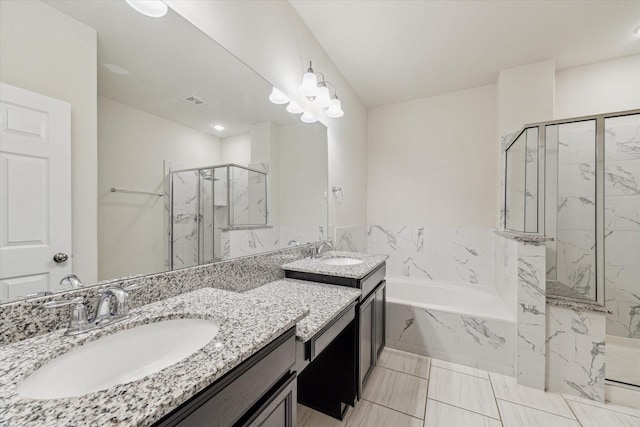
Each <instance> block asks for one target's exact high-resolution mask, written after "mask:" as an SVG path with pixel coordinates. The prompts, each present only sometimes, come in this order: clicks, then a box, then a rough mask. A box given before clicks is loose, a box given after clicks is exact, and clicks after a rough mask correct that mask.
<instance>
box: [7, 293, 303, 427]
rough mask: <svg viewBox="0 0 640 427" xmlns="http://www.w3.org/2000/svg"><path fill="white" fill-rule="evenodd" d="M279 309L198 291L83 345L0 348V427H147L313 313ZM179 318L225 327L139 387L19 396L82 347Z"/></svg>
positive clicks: (58, 340)
mask: <svg viewBox="0 0 640 427" xmlns="http://www.w3.org/2000/svg"><path fill="white" fill-rule="evenodd" d="M278 289H279V288H278ZM273 301H275V300H273ZM282 302H283V299H280V301H279V302H278V303H272V302H271V300H269V299H267V298H264V299H259V298H258V299H256V298H252V297H250V296H248V295H246V294H238V293H233V292H226V291H222V290H217V289H210V288H208V289H200V290H197V291H194V292H191V293H187V294H183V295H180V296H177V297H174V298H169V299H166V300H163V301H159V302H156V303H153V304H149V305H147V306H144V307H141V308H139V309H136V310H133V311H132V317H131V319H128V320H126V321H123V322H121V323H118V324H115V325H112V326H110V327H106V328H104V329H101V330H96V331H93V332H90V333H88V334H85V335H81V336H79V337H66V336H64V335H63V333H62V331H57V332H53V333H50V334H46V335H42V336H38V337H34V338H31V339H28V340H24V341H21V342H18V343H15V344H11V345H6V346H3V347H0V425H1V426H45V425H46V426H62V425H64V426H80V425H99V426H105V425H112V426H146V425H150V424H152V423H153V422H155V421H157V420H159V419H160V418H162V417H163V416H164V415H166V414H168V413H169V412H171V411H172V410H173V409H175V408H176V407H177V406H179V405H180V404H181V403H183V402H184V401H186V400H188V399H189V398H190V397H192V396H193V395H195V394H196V393H197V392H199V391H200V390H202V389H203V388H204V387H206V386H207V385H209V384H211V383H212V382H213V381H215V380H216V379H218V378H220V377H221V376H223V375H224V374H225V373H226V372H228V371H230V370H231V369H232V368H234V367H235V366H237V365H238V364H240V363H241V362H242V361H244V360H246V359H247V358H248V357H250V356H251V355H252V354H254V353H256V352H257V351H258V350H259V349H260V348H262V347H264V346H265V345H266V344H268V343H269V342H271V341H272V340H273V339H275V338H276V337H278V336H279V335H280V334H282V333H283V332H285V331H286V330H288V329H289V328H290V327H292V326H293V325H295V324H296V323H297V322H298V321H300V320H301V319H302V318H303V317H304V316H305V315H306V314H307V313H308V308H307V307H306V306H304V304H303V303H302V302H301V301H299V300H298V301H296V303H295V304H294V303H291V304H288V303H282ZM175 318H204V319H211V320H215V321H219V322H220V323H221V327H220V331H219V333H218V335H217V336H216V337H215V338H214V339H213V340H212V341H211V342H209V343H208V344H207V345H205V346H204V347H203V348H202V349H200V350H199V351H197V352H196V353H194V354H192V355H191V356H189V357H187V358H186V359H183V360H182V361H180V362H178V363H176V364H174V365H172V366H170V367H168V368H165V369H163V370H162V371H160V372H158V373H156V374H152V375H149V376H147V377H145V378H143V379H141V380H138V381H134V382H131V383H128V384H122V385H118V386H115V387H112V388H110V389H107V390H103V391H98V392H94V393H89V394H86V395H84V396H81V397H71V398H62V399H51V400H34V399H28V398H24V397H21V396H19V395H18V394H17V393H16V383H17V382H18V381H19V380H20V379H21V378H23V377H24V376H26V375H28V374H29V373H31V372H33V371H34V370H35V369H37V368H38V367H40V366H42V365H43V364H44V363H46V362H47V361H48V360H50V359H52V358H54V357H55V356H57V355H60V354H62V353H65V352H67V351H69V350H70V349H71V348H73V347H75V346H77V345H79V344H82V343H84V342H88V341H92V340H95V339H97V338H98V337H100V336H103V335H105V334H109V333H113V332H115V331H117V330H121V329H126V328H130V327H133V326H135V325H138V324H144V323H151V322H155V321H161V320H168V319H175Z"/></svg>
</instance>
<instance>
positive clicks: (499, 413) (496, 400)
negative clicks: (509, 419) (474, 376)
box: [487, 374, 504, 427]
mask: <svg viewBox="0 0 640 427" xmlns="http://www.w3.org/2000/svg"><path fill="white" fill-rule="evenodd" d="M487 375H488V376H489V384H490V385H491V393H492V394H493V401H494V402H495V404H496V408H497V409H498V417H500V424H501V425H502V427H504V422H502V413H501V412H500V405H498V398H497V397H496V391H495V389H494V388H493V380H492V379H491V375H490V374H487Z"/></svg>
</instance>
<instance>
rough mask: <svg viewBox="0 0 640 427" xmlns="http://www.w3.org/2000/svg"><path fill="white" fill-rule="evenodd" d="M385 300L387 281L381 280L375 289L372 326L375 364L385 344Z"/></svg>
mask: <svg viewBox="0 0 640 427" xmlns="http://www.w3.org/2000/svg"><path fill="white" fill-rule="evenodd" d="M386 301H387V283H386V282H382V284H381V285H380V286H379V287H378V290H377V291H376V298H375V310H374V312H375V328H374V337H375V338H374V345H375V356H376V361H375V364H377V363H378V356H380V353H381V352H382V350H383V349H384V345H385V332H386V331H385V326H386V314H387V310H386Z"/></svg>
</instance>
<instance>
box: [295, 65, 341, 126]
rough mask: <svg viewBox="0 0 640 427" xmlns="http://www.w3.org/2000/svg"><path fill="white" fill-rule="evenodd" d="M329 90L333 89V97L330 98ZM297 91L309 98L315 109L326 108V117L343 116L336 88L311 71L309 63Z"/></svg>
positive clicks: (322, 76)
mask: <svg viewBox="0 0 640 427" xmlns="http://www.w3.org/2000/svg"><path fill="white" fill-rule="evenodd" d="M318 76H320V78H321V80H320V81H318ZM329 88H332V89H333V96H331V92H330V91H329ZM298 91H299V92H300V93H301V94H302V95H304V96H306V97H307V98H309V100H310V101H312V103H313V105H314V106H315V107H318V108H328V110H327V111H326V113H325V115H326V116H327V117H331V118H333V119H337V118H339V117H342V116H344V111H342V103H341V102H340V100H339V99H338V91H337V90H336V87H335V86H334V85H332V84H331V83H329V82H328V81H327V80H326V79H325V78H324V74H322V73H319V72H315V71H313V66H312V63H311V62H309V68H308V69H307V72H306V73H304V76H302V84H301V85H300V87H299V88H298ZM302 121H304V120H302ZM311 123H313V122H311Z"/></svg>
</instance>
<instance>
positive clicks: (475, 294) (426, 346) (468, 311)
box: [386, 276, 515, 375]
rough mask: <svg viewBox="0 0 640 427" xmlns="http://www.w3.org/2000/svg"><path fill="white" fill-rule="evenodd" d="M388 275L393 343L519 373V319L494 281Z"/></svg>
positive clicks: (390, 339)
mask: <svg viewBox="0 0 640 427" xmlns="http://www.w3.org/2000/svg"><path fill="white" fill-rule="evenodd" d="M386 280H387V316H386V322H387V332H386V340H387V345H388V346H389V347H391V348H397V349H399V350H404V351H410V352H413V353H418V354H422V355H425V356H431V357H434V358H437V359H442V360H445V361H449V362H454V363H460V364H463V365H467V366H472V367H477V368H480V369H484V370H488V371H493V372H499V373H502V374H506V375H513V374H514V353H515V349H514V346H515V319H514V318H513V316H512V315H511V313H510V312H509V310H508V309H507V307H506V306H505V304H504V302H503V301H502V299H501V298H500V296H499V295H498V294H497V292H496V290H495V289H494V288H493V287H491V286H486V285H485V286H483V285H464V284H456V283H447V282H441V281H434V280H427V279H419V278H413V277H393V276H392V277H389V276H387V278H386Z"/></svg>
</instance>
